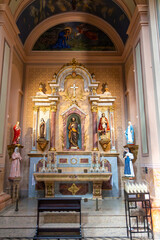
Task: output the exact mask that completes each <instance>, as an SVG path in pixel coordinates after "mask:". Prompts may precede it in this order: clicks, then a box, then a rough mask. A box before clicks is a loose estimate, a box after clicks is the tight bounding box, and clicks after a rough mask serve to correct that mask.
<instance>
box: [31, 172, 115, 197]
mask: <svg viewBox="0 0 160 240" xmlns="http://www.w3.org/2000/svg"><path fill="white" fill-rule="evenodd" d="M111 176H112V173H111V172H106V173H53V172H52V173H39V172H38V173H34V178H35V180H36V181H37V182H44V183H45V197H49V198H51V197H54V190H55V186H54V183H55V182H74V183H75V184H73V185H72V187H73V192H74V188H76V182H86V181H88V182H93V199H95V198H99V199H102V183H103V182H104V181H109V180H110V178H111ZM73 195H74V194H73Z"/></svg>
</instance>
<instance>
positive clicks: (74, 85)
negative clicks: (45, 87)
mask: <svg viewBox="0 0 160 240" xmlns="http://www.w3.org/2000/svg"><path fill="white" fill-rule="evenodd" d="M71 88H72V89H73V97H74V98H75V97H76V89H77V88H78V87H76V84H75V83H74V84H73V87H71Z"/></svg>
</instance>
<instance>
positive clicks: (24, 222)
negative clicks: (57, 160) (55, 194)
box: [0, 199, 148, 240]
mask: <svg viewBox="0 0 160 240" xmlns="http://www.w3.org/2000/svg"><path fill="white" fill-rule="evenodd" d="M18 208H19V210H18V211H15V204H13V205H12V206H10V207H8V208H7V209H5V210H3V211H1V212H0V239H3V240H5V239H19V238H21V239H27V238H28V239H29V238H30V239H31V238H33V236H34V235H35V229H36V219H37V201H36V199H23V200H20V201H19V204H18ZM68 214H69V215H68ZM77 214H78V213H66V212H62V213H49V212H48V213H42V215H41V221H40V224H41V226H49V227H50V226H54V227H58V226H59V225H65V227H68V226H72V225H73V226H76V224H78V220H79V218H78V216H77ZM68 219H70V223H68ZM82 236H83V239H85V240H89V239H90V240H92V239H94V240H101V239H105V240H109V239H114V240H117V239H123V240H124V239H126V238H127V233H126V223H125V208H124V201H123V200H121V199H104V200H99V201H98V208H97V206H96V201H95V200H88V202H85V201H84V200H82ZM134 239H148V238H147V235H138V236H137V235H136V236H134Z"/></svg>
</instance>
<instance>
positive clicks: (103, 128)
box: [98, 113, 110, 135]
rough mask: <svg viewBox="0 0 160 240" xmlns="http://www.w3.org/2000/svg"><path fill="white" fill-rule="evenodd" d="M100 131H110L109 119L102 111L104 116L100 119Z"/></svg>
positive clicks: (104, 132) (101, 132)
mask: <svg viewBox="0 0 160 240" xmlns="http://www.w3.org/2000/svg"><path fill="white" fill-rule="evenodd" d="M98 131H99V132H100V134H102V135H104V134H106V133H107V131H110V128H109V123H108V119H107V118H106V117H105V113H102V117H101V118H100V120H99V125H98Z"/></svg>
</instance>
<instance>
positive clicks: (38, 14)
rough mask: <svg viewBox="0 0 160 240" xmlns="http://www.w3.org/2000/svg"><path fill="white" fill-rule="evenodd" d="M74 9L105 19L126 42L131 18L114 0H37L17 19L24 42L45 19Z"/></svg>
mask: <svg viewBox="0 0 160 240" xmlns="http://www.w3.org/2000/svg"><path fill="white" fill-rule="evenodd" d="M93 3H94V4H93ZM73 11H74V12H84V13H90V14H93V15H96V16H98V17H100V18H102V19H104V20H105V21H107V22H108V23H109V24H110V25H111V26H112V27H113V28H114V29H115V30H116V31H117V32H118V34H119V35H120V37H121V39H122V41H123V43H125V42H126V40H127V34H126V32H127V29H128V26H129V19H128V17H127V16H126V14H125V13H124V12H123V10H122V9H121V8H120V7H119V6H118V5H117V4H116V3H115V2H114V1H113V0H110V1H108V0H35V1H33V2H32V3H31V4H29V5H28V6H27V7H26V8H25V9H24V11H23V12H22V13H21V14H20V16H19V17H18V19H17V26H18V28H19V30H20V39H21V41H22V43H23V44H24V43H25V41H26V39H27V37H28V35H29V34H30V32H31V31H32V30H33V29H34V28H35V27H36V26H37V25H38V24H39V23H41V22H42V21H43V20H45V19H47V18H49V17H51V16H53V15H55V14H59V13H65V12H73Z"/></svg>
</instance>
